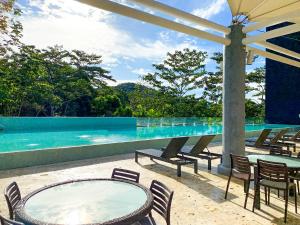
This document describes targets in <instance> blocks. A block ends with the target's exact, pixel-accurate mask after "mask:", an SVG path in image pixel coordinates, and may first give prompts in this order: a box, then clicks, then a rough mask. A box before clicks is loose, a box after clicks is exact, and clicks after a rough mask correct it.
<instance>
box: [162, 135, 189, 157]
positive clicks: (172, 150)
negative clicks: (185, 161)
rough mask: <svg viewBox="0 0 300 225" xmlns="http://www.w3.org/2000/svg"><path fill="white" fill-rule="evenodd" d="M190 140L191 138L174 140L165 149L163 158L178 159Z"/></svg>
mask: <svg viewBox="0 0 300 225" xmlns="http://www.w3.org/2000/svg"><path fill="white" fill-rule="evenodd" d="M188 139H189V137H178V138H172V139H171V141H170V142H169V144H168V145H167V147H166V148H163V153H162V155H161V157H163V158H167V159H169V158H173V157H176V156H177V154H178V153H179V151H180V150H181V149H182V147H183V146H184V144H185V143H186V142H187V140H188Z"/></svg>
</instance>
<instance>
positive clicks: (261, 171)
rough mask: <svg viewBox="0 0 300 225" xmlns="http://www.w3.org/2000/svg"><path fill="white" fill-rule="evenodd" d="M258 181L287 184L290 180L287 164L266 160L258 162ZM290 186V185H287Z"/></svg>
mask: <svg viewBox="0 0 300 225" xmlns="http://www.w3.org/2000/svg"><path fill="white" fill-rule="evenodd" d="M257 171H258V179H259V180H261V179H264V180H270V181H275V182H287V183H288V181H289V180H288V179H289V173H288V168H287V166H286V164H285V163H275V162H270V161H265V160H259V159H258V160H257ZM287 185H288V184H287Z"/></svg>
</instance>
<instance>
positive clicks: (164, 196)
mask: <svg viewBox="0 0 300 225" xmlns="http://www.w3.org/2000/svg"><path fill="white" fill-rule="evenodd" d="M150 191H151V192H152V194H153V197H154V202H153V208H152V209H153V210H154V211H156V212H157V213H158V214H160V215H161V216H162V217H163V218H164V219H165V220H166V222H167V225H170V224H171V222H170V212H171V204H172V199H173V194H174V192H173V191H171V190H170V189H169V188H168V187H167V186H166V185H164V184H163V183H161V182H159V181H157V180H153V181H152V183H151V186H150Z"/></svg>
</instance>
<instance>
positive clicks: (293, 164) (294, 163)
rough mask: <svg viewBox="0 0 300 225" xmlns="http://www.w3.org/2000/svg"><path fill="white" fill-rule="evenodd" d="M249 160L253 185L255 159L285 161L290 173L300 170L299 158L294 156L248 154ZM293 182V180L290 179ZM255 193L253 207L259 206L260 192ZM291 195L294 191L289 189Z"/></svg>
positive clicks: (255, 174) (255, 171)
mask: <svg viewBox="0 0 300 225" xmlns="http://www.w3.org/2000/svg"><path fill="white" fill-rule="evenodd" d="M247 157H248V159H249V162H250V164H251V165H253V166H254V177H255V179H254V185H256V182H257V167H256V164H257V160H258V159H260V160H265V161H270V162H276V163H285V164H286V166H287V167H288V170H289V172H290V173H294V172H295V171H298V170H300V159H298V158H294V157H287V156H277V155H248V156H247ZM291 182H293V180H291ZM256 194H257V199H258V200H257V201H256V202H255V207H256V208H258V209H259V208H260V193H259V192H258V193H256ZM290 194H291V195H294V194H296V193H292V192H291V191H290Z"/></svg>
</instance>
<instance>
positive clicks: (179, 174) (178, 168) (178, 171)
mask: <svg viewBox="0 0 300 225" xmlns="http://www.w3.org/2000/svg"><path fill="white" fill-rule="evenodd" d="M177 177H181V165H180V164H178V165H177Z"/></svg>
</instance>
